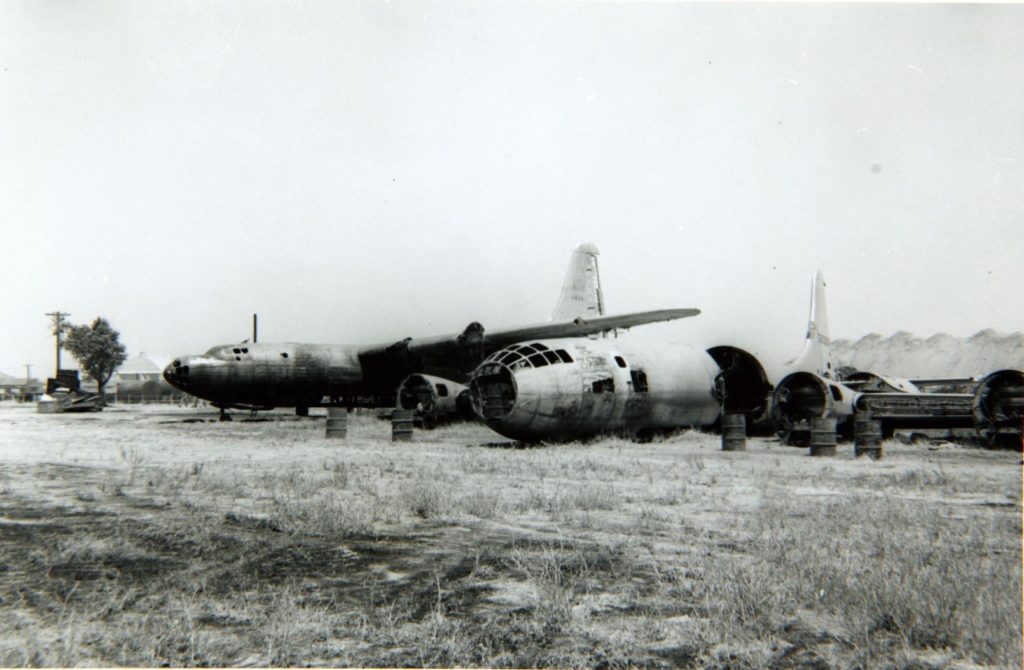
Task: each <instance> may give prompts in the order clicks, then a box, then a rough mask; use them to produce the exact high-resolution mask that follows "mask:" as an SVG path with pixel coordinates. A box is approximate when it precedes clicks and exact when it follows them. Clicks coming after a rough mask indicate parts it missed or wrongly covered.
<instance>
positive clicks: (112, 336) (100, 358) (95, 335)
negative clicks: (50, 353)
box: [64, 317, 128, 402]
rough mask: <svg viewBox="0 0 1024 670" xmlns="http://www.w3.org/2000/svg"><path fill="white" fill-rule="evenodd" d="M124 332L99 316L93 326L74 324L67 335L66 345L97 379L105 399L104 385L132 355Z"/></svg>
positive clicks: (98, 391) (101, 396)
mask: <svg viewBox="0 0 1024 670" xmlns="http://www.w3.org/2000/svg"><path fill="white" fill-rule="evenodd" d="M118 337H120V334H119V333H118V332H117V331H116V330H114V329H113V328H111V327H110V324H109V323H107V320H106V319H104V318H103V317H96V320H95V321H93V322H92V325H91V326H71V327H69V328H68V329H67V336H66V337H65V338H64V348H65V349H66V350H67V351H68V352H70V354H71V355H72V356H74V357H75V358H76V359H78V362H79V364H80V365H81V366H82V369H84V370H85V371H86V372H88V373H89V376H90V377H92V378H93V379H95V380H96V392H97V393H99V394H100V400H101V402H102V399H103V387H104V386H106V385H107V382H109V381H110V378H111V376H113V374H114V371H115V370H117V369H118V368H119V367H121V364H122V363H124V362H125V360H127V358H128V354H127V353H126V352H125V348H124V345H123V344H121V343H120V342H119V341H118Z"/></svg>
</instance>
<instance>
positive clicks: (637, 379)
mask: <svg viewBox="0 0 1024 670" xmlns="http://www.w3.org/2000/svg"><path fill="white" fill-rule="evenodd" d="M629 376H630V378H631V379H632V380H633V390H634V391H636V392H637V393H647V390H648V387H647V373H646V372H644V371H643V370H630V371H629Z"/></svg>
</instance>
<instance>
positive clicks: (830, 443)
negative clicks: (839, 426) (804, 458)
mask: <svg viewBox="0 0 1024 670" xmlns="http://www.w3.org/2000/svg"><path fill="white" fill-rule="evenodd" d="M835 455H836V418H835V417H834V416H830V417H824V418H818V419H811V456H835Z"/></svg>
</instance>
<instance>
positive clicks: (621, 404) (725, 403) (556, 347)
mask: <svg viewBox="0 0 1024 670" xmlns="http://www.w3.org/2000/svg"><path fill="white" fill-rule="evenodd" d="M823 288H824V280H823V279H822V278H821V275H820V273H819V274H816V275H815V279H814V287H813V289H812V301H813V303H815V304H817V305H820V307H819V308H816V307H815V304H812V308H811V322H810V326H809V328H808V337H807V343H806V344H805V347H804V351H803V353H802V354H801V356H800V357H798V359H797V360H798V361H800V364H801V365H802V366H807V367H808V368H809V369H811V370H813V371H814V372H815V373H818V374H831V370H832V363H831V352H830V348H829V343H828V338H827V333H828V324H827V323H826V320H825V312H824V293H823ZM822 334H824V335H822ZM816 361H817V362H818V363H815V362H816ZM469 390H470V397H471V398H472V401H473V408H474V410H475V411H476V413H477V415H478V416H479V417H480V418H481V419H482V420H483V421H485V422H486V423H487V425H488V426H490V427H491V428H492V429H493V430H495V431H496V432H498V433H501V434H502V435H505V436H506V437H510V438H513V439H517V440H523V441H565V440H576V439H586V438H590V437H594V436H597V435H602V434H622V435H627V436H631V437H638V438H645V437H649V436H651V435H654V434H657V433H660V432H667V431H673V430H679V429H685V428H691V427H697V428H710V427H714V426H716V425H717V424H718V423H719V422H720V421H721V419H722V417H723V416H724V415H726V414H732V415H742V416H744V417H745V423H746V425H748V426H755V425H759V424H761V425H763V424H764V422H765V421H766V420H767V418H768V417H769V416H770V412H769V409H768V402H769V400H770V398H771V391H772V385H771V383H770V382H769V380H768V375H767V374H766V372H765V368H764V366H763V365H762V364H761V362H760V361H759V360H758V359H757V358H756V357H755V356H753V355H752V354H750V353H749V352H747V351H744V350H743V349H740V348H738V347H734V346H728V345H722V346H716V347H712V348H710V349H708V350H707V351H701V350H700V349H696V348H694V347H692V346H689V345H687V344H681V343H660V344H656V345H652V344H647V343H643V344H641V343H637V342H630V341H628V340H625V339H612V340H593V339H581V338H566V339H549V340H542V341H538V342H529V343H526V342H524V343H518V344H515V345H511V346H508V347H506V348H504V349H502V350H500V351H497V352H495V353H493V354H492V355H491V356H490V357H488V358H487V360H485V361H484V362H483V363H482V364H481V365H480V366H479V367H478V368H477V369H476V371H475V372H474V373H473V376H472V378H471V380H470V383H469Z"/></svg>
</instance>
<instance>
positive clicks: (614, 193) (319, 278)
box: [0, 0, 1024, 376]
mask: <svg viewBox="0 0 1024 670" xmlns="http://www.w3.org/2000/svg"><path fill="white" fill-rule="evenodd" d="M1022 35H1024V7H1022V6H1017V5H918V4H912V5H879V4H867V5H864V4H856V5H834V4H828V5H823V4H792V5H790V4H781V5H780V4H757V5H745V4H714V3H709V4H684V3H671V2H652V3H616V2H564V3H554V2H543V3H532V2H486V3H484V2H466V3H463V2H424V1H422V0H417V1H415V2H390V3H386V2H346V3H337V2H293V3H292V2H290V3H284V2H276V3H262V2H245V3H208V2H197V3H185V2H175V3H158V2H37V1H35V0H33V1H31V2H16V1H14V0H10V1H8V2H4V3H2V4H0V65H2V71H0V147H2V149H0V225H2V230H3V238H2V239H3V241H4V244H3V254H2V257H0V258H2V262H3V265H2V267H3V285H2V288H0V323H2V329H0V370H2V371H4V372H7V373H10V374H24V368H23V367H22V366H23V364H25V363H31V364H32V365H33V373H34V375H35V376H46V375H47V374H52V368H53V341H52V337H51V336H50V333H49V322H48V317H46V316H45V313H46V312H52V311H54V310H57V309H60V310H64V311H66V312H70V313H71V317H70V320H71V321H72V322H74V323H85V322H89V321H91V320H92V319H94V318H95V317H96V316H98V315H102V316H104V317H106V318H107V319H108V320H110V322H111V323H112V324H113V326H114V327H115V328H117V329H118V330H120V332H121V335H122V341H123V342H124V343H125V344H126V346H127V348H128V351H129V352H130V353H131V354H132V355H135V354H138V353H140V352H146V353H150V354H168V355H173V354H184V353H195V352H200V351H205V350H206V349H208V348H209V347H210V346H212V345H214V344H217V343H224V342H234V341H239V340H241V339H243V338H245V337H248V336H249V334H250V322H251V315H252V314H253V313H254V312H258V313H259V315H260V326H261V328H260V339H261V340H262V341H282V340H291V341H312V342H339V343H345V342H352V343H363V342H365V343H372V342H379V341H388V340H397V339H400V338H402V337H405V336H407V335H408V336H416V335H429V334H439V333H445V332H452V331H459V330H461V329H462V328H463V327H464V326H465V325H466V324H467V323H468V322H469V321H472V320H479V321H480V322H482V323H483V324H484V326H486V327H490V328H498V327H502V326H513V325H517V324H523V323H534V322H538V321H544V320H546V319H547V317H548V315H549V314H550V312H551V309H552V308H553V306H554V303H555V300H556V298H557V297H558V292H559V288H560V285H561V282H562V278H563V275H564V273H565V268H566V265H567V263H568V259H569V255H570V252H571V251H572V249H573V248H575V247H576V246H577V245H579V244H580V243H581V242H592V243H594V244H595V245H597V247H598V248H599V249H600V251H601V256H600V266H601V275H602V279H603V282H604V286H605V297H606V303H607V306H608V311H609V312H610V313H623V312H629V311H637V310H645V309H657V308H665V307H699V308H700V309H701V310H703V314H702V315H701V316H699V317H697V318H695V319H689V320H686V321H682V322H679V323H677V324H673V325H671V326H656V327H654V329H653V331H649V332H648V334H647V336H651V333H652V332H653V333H654V334H655V335H658V336H663V335H664V336H671V337H674V338H678V339H681V340H689V341H692V342H694V343H695V344H699V345H702V346H706V345H711V344H718V343H735V344H739V345H741V346H747V347H748V348H751V349H754V350H756V351H758V353H761V354H762V355H764V356H766V357H768V358H772V357H777V358H788V357H790V356H792V355H795V354H796V353H797V352H798V351H799V348H800V340H801V338H802V337H803V333H804V328H805V325H806V319H807V301H808V296H809V292H810V282H811V276H812V274H813V272H814V270H815V269H816V268H821V269H822V270H823V271H824V273H825V275H826V277H827V279H828V301H829V312H830V318H831V329H832V335H833V337H845V338H856V337H860V336H861V335H865V334H867V333H870V332H879V333H882V334H884V335H889V334H891V333H893V332H895V331H898V330H908V331H911V332H913V333H915V334H918V335H922V336H928V335H932V334H935V333H937V332H946V333H950V334H953V335H958V336H964V335H971V334H973V333H975V332H977V331H979V330H981V329H984V328H994V329H996V330H997V331H1001V332H1012V331H1018V330H1024V293H1022V287H1024V85H1022V83H1024V40H1022V39H1021V36H1022Z"/></svg>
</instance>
